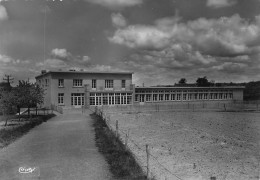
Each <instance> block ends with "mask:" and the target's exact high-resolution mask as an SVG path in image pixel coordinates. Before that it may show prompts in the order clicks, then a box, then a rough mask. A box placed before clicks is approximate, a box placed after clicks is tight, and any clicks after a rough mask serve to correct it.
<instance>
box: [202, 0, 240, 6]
mask: <svg viewBox="0 0 260 180" xmlns="http://www.w3.org/2000/svg"><path fill="white" fill-rule="evenodd" d="M236 3H237V0H208V1H207V6H208V7H212V8H222V7H229V6H233V5H235V4H236Z"/></svg>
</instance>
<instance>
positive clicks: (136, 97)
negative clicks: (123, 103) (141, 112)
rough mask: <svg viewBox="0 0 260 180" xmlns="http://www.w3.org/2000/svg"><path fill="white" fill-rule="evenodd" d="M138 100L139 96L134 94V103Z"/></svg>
mask: <svg viewBox="0 0 260 180" xmlns="http://www.w3.org/2000/svg"><path fill="white" fill-rule="evenodd" d="M138 100H139V95H138V94H136V95H135V101H136V102H138Z"/></svg>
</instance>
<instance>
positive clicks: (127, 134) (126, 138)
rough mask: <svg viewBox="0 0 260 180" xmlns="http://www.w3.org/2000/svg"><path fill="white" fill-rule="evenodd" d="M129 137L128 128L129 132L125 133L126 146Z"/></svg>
mask: <svg viewBox="0 0 260 180" xmlns="http://www.w3.org/2000/svg"><path fill="white" fill-rule="evenodd" d="M128 137H129V129H128V130H127V133H126V135H125V146H126V147H127V143H128Z"/></svg>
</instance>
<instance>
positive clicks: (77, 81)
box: [73, 79, 83, 87]
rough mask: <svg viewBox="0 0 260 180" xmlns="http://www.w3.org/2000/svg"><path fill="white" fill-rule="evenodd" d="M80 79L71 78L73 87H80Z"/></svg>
mask: <svg viewBox="0 0 260 180" xmlns="http://www.w3.org/2000/svg"><path fill="white" fill-rule="evenodd" d="M82 84H83V83H82V79H73V87H82Z"/></svg>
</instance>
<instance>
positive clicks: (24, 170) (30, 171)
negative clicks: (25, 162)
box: [18, 166, 40, 177]
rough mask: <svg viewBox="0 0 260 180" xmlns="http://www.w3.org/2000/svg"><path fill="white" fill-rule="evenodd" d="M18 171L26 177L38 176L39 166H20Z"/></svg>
mask: <svg viewBox="0 0 260 180" xmlns="http://www.w3.org/2000/svg"><path fill="white" fill-rule="evenodd" d="M18 172H19V174H20V175H23V176H26V177H40V168H39V167H30V166H22V167H19V169H18Z"/></svg>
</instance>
